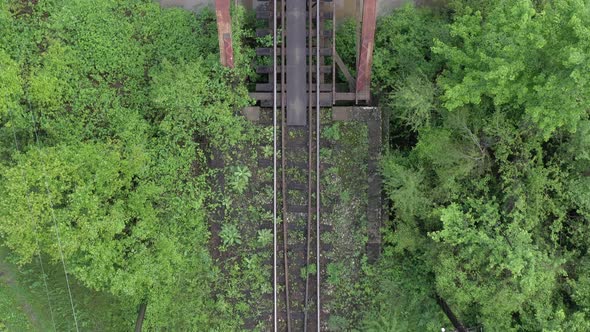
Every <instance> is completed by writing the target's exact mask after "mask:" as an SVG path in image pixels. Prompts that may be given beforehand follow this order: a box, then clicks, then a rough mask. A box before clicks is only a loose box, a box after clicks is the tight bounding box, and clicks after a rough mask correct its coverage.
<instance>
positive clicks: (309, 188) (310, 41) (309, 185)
mask: <svg viewBox="0 0 590 332" xmlns="http://www.w3.org/2000/svg"><path fill="white" fill-rule="evenodd" d="M311 9H312V0H308V2H307V13H308V15H307V16H308V32H309V33H308V38H307V40H308V42H307V43H308V46H307V47H308V49H309V52H308V71H307V75H308V78H307V82H308V90H307V91H308V93H307V100H308V106H307V109H308V110H309V112H308V126H307V131H308V145H307V146H308V157H307V159H308V160H307V165H308V169H307V170H308V173H307V248H306V251H305V307H304V319H303V331H304V332H307V320H308V314H309V312H308V311H309V252H310V251H311V225H312V222H313V218H312V213H313V211H312V210H313V209H312V206H311V199H312V195H311V192H312V190H313V189H312V180H311V171H312V156H313V150H312V145H311V142H312V139H313V133H312V126H313V117H312V116H311V115H312V107H313V106H312V104H313V102H312V100H313V98H312V88H311V87H312V85H313V77H312V69H311V67H312V66H313V54H312V52H311V50H313V38H312V32H313V19H312V15H311Z"/></svg>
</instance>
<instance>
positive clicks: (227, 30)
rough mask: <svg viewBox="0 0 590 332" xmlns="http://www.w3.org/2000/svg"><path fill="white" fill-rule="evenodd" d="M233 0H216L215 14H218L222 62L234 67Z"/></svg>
mask: <svg viewBox="0 0 590 332" xmlns="http://www.w3.org/2000/svg"><path fill="white" fill-rule="evenodd" d="M230 1H231V0H215V14H217V34H218V38H219V53H220V56H221V64H222V65H224V66H226V67H230V68H233V67H234V49H233V45H232V37H231V15H230V11H229V9H230Z"/></svg>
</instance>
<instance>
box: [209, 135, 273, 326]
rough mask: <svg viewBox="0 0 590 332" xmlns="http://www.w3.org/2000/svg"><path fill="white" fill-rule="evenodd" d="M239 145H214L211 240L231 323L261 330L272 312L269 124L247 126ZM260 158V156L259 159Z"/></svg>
mask: <svg viewBox="0 0 590 332" xmlns="http://www.w3.org/2000/svg"><path fill="white" fill-rule="evenodd" d="M245 128H246V129H245V130H246V133H245V135H244V137H245V139H244V141H243V142H242V144H241V145H240V146H239V147H236V148H233V149H227V150H225V151H216V152H215V153H214V156H213V159H212V160H211V164H212V166H213V167H214V168H215V169H216V171H215V174H214V175H213V176H212V177H211V179H210V181H211V184H212V187H213V188H214V190H215V193H214V196H213V198H212V201H213V204H212V207H215V209H214V212H213V215H212V216H211V222H210V231H211V239H210V242H209V246H210V252H211V254H212V257H213V259H214V263H215V268H216V270H217V271H216V272H217V273H218V278H217V281H216V282H215V285H214V294H215V297H216V301H217V302H218V304H219V306H221V307H223V310H224V311H225V312H226V313H227V314H228V317H233V318H234V320H233V321H232V322H231V324H229V325H228V327H229V326H231V327H232V328H234V329H241V328H246V329H248V330H256V331H262V330H265V328H266V326H267V323H268V321H269V319H270V318H272V291H273V286H272V253H273V248H272V240H273V235H272V223H273V216H272V200H273V191H272V188H273V187H272V185H273V170H272V164H268V165H264V162H263V161H264V160H270V161H272V155H273V150H272V142H273V141H272V126H256V125H254V124H248V125H246V126H245ZM261 161H262V162H261Z"/></svg>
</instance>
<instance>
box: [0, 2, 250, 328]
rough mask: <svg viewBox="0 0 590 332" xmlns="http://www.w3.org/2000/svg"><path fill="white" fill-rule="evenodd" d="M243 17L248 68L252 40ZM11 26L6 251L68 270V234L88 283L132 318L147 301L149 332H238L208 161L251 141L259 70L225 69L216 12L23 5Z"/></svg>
mask: <svg viewBox="0 0 590 332" xmlns="http://www.w3.org/2000/svg"><path fill="white" fill-rule="evenodd" d="M234 17H235V22H234V23H235V24H234V27H235V28H234V32H235V35H234V38H235V40H236V45H235V50H236V63H238V64H241V63H245V62H247V61H248V59H249V57H251V56H252V54H251V52H252V51H251V50H249V49H248V48H245V47H242V46H241V45H240V41H241V40H242V39H243V38H246V37H248V36H249V34H250V33H251V31H250V30H245V29H242V28H241V26H242V24H243V22H244V12H243V9H240V8H236V9H235V15H234ZM0 29H2V32H3V33H2V34H1V36H0V170H1V171H2V172H1V175H0V187H1V188H2V194H1V195H0V211H1V213H0V214H1V216H0V240H1V241H2V243H3V244H5V245H6V246H8V247H10V248H11V249H12V251H13V252H14V254H15V255H16V257H17V259H18V261H19V263H20V264H21V265H24V264H26V263H28V262H30V261H31V259H32V257H33V256H34V255H36V253H37V252H39V251H40V252H41V253H42V254H44V255H47V256H48V257H50V258H51V259H52V260H56V259H58V258H59V257H60V254H59V247H58V245H57V244H56V231H57V230H58V231H59V234H60V236H61V242H62V247H63V248H62V249H63V253H64V256H65V261H66V265H67V267H68V271H69V273H70V276H71V277H72V280H76V281H78V282H80V283H81V284H83V285H84V286H85V287H88V288H90V289H92V290H95V291H98V292H103V293H104V294H111V295H112V296H115V297H116V298H117V299H118V300H120V302H118V303H121V305H125V306H126V308H125V310H123V308H121V312H127V313H128V311H127V309H129V308H131V311H133V310H135V308H136V306H137V305H138V304H139V303H140V302H144V301H147V303H148V310H147V317H146V323H145V327H146V328H148V329H154V330H159V329H162V328H167V329H173V330H187V329H188V330H190V329H194V327H196V326H197V327H199V328H203V329H214V328H219V329H221V330H227V329H228V326H234V325H232V324H233V322H234V319H232V318H231V316H230V315H231V313H226V312H224V311H223V305H222V304H218V303H217V302H216V299H215V298H214V297H212V296H211V288H212V287H211V284H212V283H213V282H214V281H215V280H216V273H217V272H216V270H215V269H214V268H213V263H212V261H211V257H210V256H209V253H208V249H207V243H208V236H209V231H208V226H207V224H206V220H207V219H206V215H207V213H208V212H209V210H208V209H209V206H207V205H206V204H205V202H206V201H207V202H210V200H208V199H210V197H212V194H211V192H212V189H211V188H210V187H209V185H208V183H207V179H208V178H209V176H210V172H211V170H210V169H209V168H208V164H207V158H208V154H209V153H210V152H211V151H209V150H208V149H210V148H217V149H221V150H224V149H229V148H231V147H232V146H234V145H235V144H237V143H239V142H240V140H242V139H244V137H245V131H244V120H243V119H241V117H237V116H235V110H237V109H239V108H240V107H243V106H245V105H248V104H249V103H250V100H249V98H248V97H247V90H246V88H245V87H244V86H243V85H242V84H240V82H241V81H243V78H244V77H245V75H246V73H247V72H248V70H249V69H247V66H238V68H237V69H236V70H228V69H226V68H222V67H221V66H220V65H219V64H218V59H219V55H218V49H217V47H218V44H217V37H216V25H215V14H214V12H212V11H211V10H205V11H202V12H200V13H198V14H196V15H195V14H194V13H190V12H188V11H183V10H180V9H162V8H161V7H160V6H159V4H157V3H155V2H150V1H143V0H132V1H125V2H121V1H116V0H101V1H92V2H89V1H84V0H74V1H62V0H55V1H53V0H51V1H49V0H44V1H32V2H27V1H25V2H23V1H16V0H15V1H12V0H10V1H3V2H1V3H0ZM33 120H34V123H33ZM35 133H38V135H39V142H38V143H37V142H36V139H35V135H34V134H35ZM14 135H16V138H17V142H18V145H19V146H18V147H19V149H18V151H17V149H15V142H14ZM240 174H241V175H240V176H239V182H240V186H241V185H242V182H244V178H245V175H247V174H245V173H244V172H242V173H240ZM247 177H249V176H247ZM246 183H247V179H246ZM238 189H239V188H238ZM27 202H29V203H27ZM37 238H38V241H37ZM235 241H236V240H235V238H234V242H235ZM74 297H75V299H74V300H76V296H74ZM105 308H106V307H105ZM105 310H110V309H105ZM81 315H84V313H83V312H82V313H81ZM226 315H227V316H226ZM127 319H128V320H130V321H133V320H134V319H135V318H134V317H127ZM114 322H115V321H114V320H113V324H115V323H114ZM110 328H113V329H115V330H121V329H125V328H123V327H121V326H117V327H108V326H105V327H104V329H110ZM230 329H231V328H230Z"/></svg>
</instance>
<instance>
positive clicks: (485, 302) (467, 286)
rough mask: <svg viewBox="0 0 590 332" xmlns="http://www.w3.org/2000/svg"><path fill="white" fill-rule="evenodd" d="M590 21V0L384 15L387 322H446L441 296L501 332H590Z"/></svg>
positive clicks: (467, 319) (467, 318) (471, 321)
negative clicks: (387, 144)
mask: <svg viewBox="0 0 590 332" xmlns="http://www.w3.org/2000/svg"><path fill="white" fill-rule="evenodd" d="M589 14H590V4H589V3H588V2H587V1H582V0H578V1H577V0H571V1H570V0H563V1H553V2H533V1H530V0H522V1H454V2H452V4H451V8H450V9H448V10H447V11H443V12H436V11H433V10H429V9H417V8H413V7H405V8H403V9H401V10H399V11H396V12H394V13H393V14H392V15H391V16H389V17H386V18H383V19H381V21H380V22H379V28H378V31H379V29H381V30H384V32H382V33H378V34H377V45H376V54H375V56H376V59H375V75H376V82H377V85H378V86H379V87H380V89H381V93H380V100H381V105H383V106H385V107H386V108H387V109H388V111H389V112H391V118H392V125H391V128H392V132H391V143H392V146H391V147H390V151H389V153H388V154H387V155H386V156H385V157H384V159H383V162H382V171H383V175H384V177H385V188H386V191H387V194H388V196H389V198H390V202H391V207H392V221H391V224H390V225H389V227H390V230H388V231H386V233H385V239H386V240H387V243H388V245H387V247H386V249H385V254H384V257H383V259H382V262H381V264H382V266H381V269H380V270H379V271H380V273H381V274H382V277H381V278H382V281H381V283H380V284H379V285H380V286H379V288H380V291H379V294H382V295H383V296H387V295H388V296H390V298H389V301H394V302H395V301H397V299H398V295H400V294H401V296H400V297H399V298H401V304H399V305H398V304H393V302H390V303H391V306H392V307H391V308H386V307H385V306H379V305H377V307H378V308H380V309H378V310H377V312H381V314H380V315H381V316H382V317H390V318H388V319H384V322H382V323H381V324H382V325H381V326H388V325H387V324H393V326H398V325H396V324H410V325H408V326H409V327H408V329H424V330H426V329H429V328H430V329H432V328H434V327H436V326H438V328H440V326H445V325H447V326H448V325H449V323H445V320H446V319H445V318H443V317H442V316H441V315H442V311H441V310H440V308H437V306H436V299H437V298H438V297H440V298H443V299H444V300H445V301H446V302H447V303H448V305H449V307H450V308H451V309H452V310H453V311H454V313H455V314H456V315H457V316H458V317H459V319H460V320H461V321H463V322H464V323H465V325H467V326H478V325H482V326H483V327H484V328H485V329H486V330H489V331H538V330H545V331H586V330H588V329H589V328H590V316H589V315H590V311H589V310H590V308H589V307H588V296H589V293H588V291H587V289H588V278H587V275H586V273H587V269H588V265H587V264H588V257H589V256H588V254H589V253H588V245H589V244H590V243H589V241H588V239H589V238H590V233H588V231H589V230H590V228H589V224H590V223H589V221H590V215H589V214H588V204H589V203H590V196H588V194H587V190H588V184H589V183H590V182H589V181H590V180H589V179H590V178H589V177H588V171H589V170H590V160H589V159H588V149H589V148H590V146H589V145H588V126H589V124H590V121H589V119H588V115H589V109H590V108H589V107H588V104H589V103H588V101H589V91H590V89H589V87H588V82H589V79H590V70H589V69H590V68H588V61H587V57H588V54H590V52H589V49H588V47H590V39H589V38H588V37H589V36H590V34H589V32H590V30H589V29H588V27H589V26H590V16H589ZM393 22H395V23H393ZM416 22H417V23H416ZM407 53H410V54H407ZM385 66H387V67H385ZM408 264H411V265H412V268H411V269H408V267H407V265H408ZM394 288H397V290H394ZM410 294H412V295H413V296H415V297H419V298H420V299H423V300H421V301H417V300H416V299H415V298H412V297H411V296H410ZM394 298H395V299H396V300H393V299H394ZM428 301H429V302H428ZM424 302H426V303H427V304H425V303H424ZM396 303H397V302H396ZM428 303H430V304H428ZM398 306H399V307H401V308H398ZM402 308H403V309H402ZM420 308H422V309H424V310H419V309H420ZM428 308H430V309H428ZM370 317H372V318H373V319H374V320H377V318H375V317H379V315H376V314H375V313H373V314H372V315H370ZM382 319H383V318H382ZM399 326H405V325H399ZM415 327H421V328H415ZM402 329H405V328H402Z"/></svg>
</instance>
